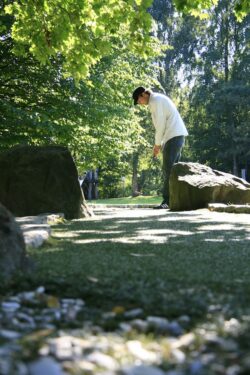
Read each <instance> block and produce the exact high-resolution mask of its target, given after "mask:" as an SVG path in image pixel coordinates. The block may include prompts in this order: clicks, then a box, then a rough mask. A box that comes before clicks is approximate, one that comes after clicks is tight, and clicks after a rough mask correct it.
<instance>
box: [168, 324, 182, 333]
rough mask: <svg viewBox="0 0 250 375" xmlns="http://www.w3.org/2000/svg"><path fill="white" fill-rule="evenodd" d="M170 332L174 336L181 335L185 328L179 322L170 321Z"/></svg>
mask: <svg viewBox="0 0 250 375" xmlns="http://www.w3.org/2000/svg"><path fill="white" fill-rule="evenodd" d="M168 332H169V333H170V335H173V336H180V335H182V333H183V329H182V328H181V326H180V325H179V323H178V322H171V323H168Z"/></svg>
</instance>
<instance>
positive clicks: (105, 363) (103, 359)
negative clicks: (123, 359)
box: [86, 351, 118, 371]
mask: <svg viewBox="0 0 250 375" xmlns="http://www.w3.org/2000/svg"><path fill="white" fill-rule="evenodd" d="M86 360H87V361H89V362H91V363H95V364H96V365H97V366H99V367H103V368H105V369H108V370H113V371H114V370H117V368H118V363H117V362H116V361H115V360H114V359H113V358H112V357H110V356H109V355H106V354H103V353H100V352H97V351H96V352H93V353H91V354H89V355H88V356H87V357H86Z"/></svg>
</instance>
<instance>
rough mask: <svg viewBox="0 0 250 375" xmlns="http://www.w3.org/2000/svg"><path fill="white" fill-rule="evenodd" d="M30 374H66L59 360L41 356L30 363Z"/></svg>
mask: <svg viewBox="0 0 250 375" xmlns="http://www.w3.org/2000/svg"><path fill="white" fill-rule="evenodd" d="M28 368H29V374H30V375H45V374H48V375H66V374H65V372H63V371H62V368H61V366H60V364H59V363H58V362H56V361H55V360H54V359H53V358H51V357H44V358H40V359H38V360H37V361H34V362H32V363H31V364H29V365H28Z"/></svg>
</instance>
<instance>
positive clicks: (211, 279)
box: [29, 208, 250, 319]
mask: <svg viewBox="0 0 250 375" xmlns="http://www.w3.org/2000/svg"><path fill="white" fill-rule="evenodd" d="M249 239H250V218H249V215H247V214H228V213H216V212H210V211H208V210H197V211H190V212H170V211H166V210H153V209H118V208H109V209H101V208H99V209H98V210H96V211H95V217H94V218H90V219H81V220H73V221H68V222H65V223H64V224H58V225H55V226H53V236H52V241H51V243H50V244H48V245H47V246H45V247H44V248H42V249H36V250H29V252H30V254H31V255H32V257H33V259H34V260H35V261H36V264H37V271H36V277H35V279H34V280H33V282H34V283H35V284H36V285H44V286H45V287H46V288H47V289H48V290H50V291H51V292H53V293H55V294H57V295H61V296H68V297H80V298H83V299H84V300H85V301H86V303H87V305H88V306H90V307H93V309H96V310H97V311H101V312H105V311H110V310H112V309H113V308H114V307H115V306H123V307H124V308H125V309H130V308H136V307H140V308H142V309H143V311H144V312H145V314H153V315H159V316H167V317H168V318H174V317H176V316H180V315H183V314H186V315H189V316H190V317H191V318H193V319H196V318H199V319H200V318H203V317H204V316H205V314H206V313H207V312H209V311H220V312H221V313H223V314H224V315H227V314H228V315H229V316H232V314H233V315H234V316H240V315H241V314H242V313H246V314H247V313H249V311H250V286H249V285H250V267H249V265H250V246H249Z"/></svg>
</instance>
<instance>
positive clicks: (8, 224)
mask: <svg viewBox="0 0 250 375" xmlns="http://www.w3.org/2000/svg"><path fill="white" fill-rule="evenodd" d="M30 270H31V263H30V262H29V261H28V258H27V255H26V251H25V243H24V238H23V234H22V231H21V229H20V227H19V225H18V224H17V223H16V221H15V219H14V217H13V215H12V214H11V213H10V212H9V211H8V210H7V209H6V207H4V206H3V205H2V204H1V203H0V287H4V286H7V285H8V284H9V283H11V282H12V281H13V279H14V278H15V277H16V276H18V275H19V274H21V273H23V272H25V274H26V273H27V271H30Z"/></svg>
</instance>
